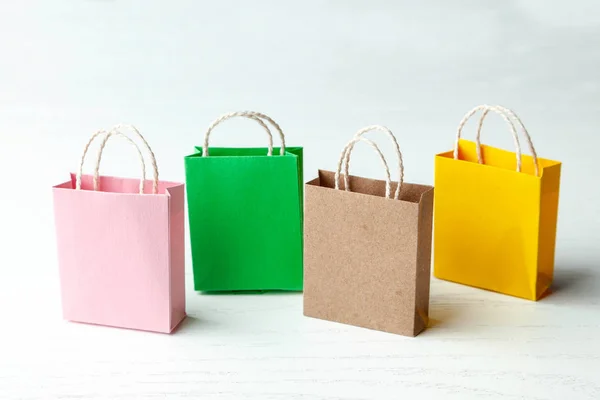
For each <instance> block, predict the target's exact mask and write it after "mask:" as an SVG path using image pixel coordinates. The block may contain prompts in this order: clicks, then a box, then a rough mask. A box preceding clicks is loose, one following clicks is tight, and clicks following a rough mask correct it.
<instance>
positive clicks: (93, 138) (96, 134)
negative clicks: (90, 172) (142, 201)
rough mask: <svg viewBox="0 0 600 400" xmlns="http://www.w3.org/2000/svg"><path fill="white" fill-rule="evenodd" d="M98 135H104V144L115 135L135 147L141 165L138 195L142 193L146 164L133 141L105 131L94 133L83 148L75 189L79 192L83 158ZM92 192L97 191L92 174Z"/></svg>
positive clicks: (118, 133) (119, 133) (127, 137)
mask: <svg viewBox="0 0 600 400" xmlns="http://www.w3.org/2000/svg"><path fill="white" fill-rule="evenodd" d="M100 135H106V136H105V138H104V142H106V140H108V137H110V136H111V135H117V136H119V137H122V138H123V139H125V140H127V141H128V142H129V143H131V145H132V146H133V147H135V149H136V150H137V153H138V156H139V158H140V163H141V164H142V179H141V180H140V193H144V182H145V181H146V163H145V162H144V156H143V155H142V152H141V150H140V148H139V147H138V145H137V144H136V143H135V142H134V141H133V140H131V138H130V137H129V136H127V135H124V134H122V133H121V132H111V133H108V132H107V131H105V130H100V131H97V132H96V133H94V134H93V135H92V137H91V138H90V139H89V140H88V142H87V143H86V145H85V148H84V149H83V154H82V155H81V160H80V162H79V170H78V171H77V175H76V178H75V189H76V190H81V175H82V174H83V164H84V163H85V157H86V156H87V152H88V150H89V148H90V145H91V144H92V143H93V142H94V140H95V139H96V138H97V137H98V136H100ZM104 142H103V143H104ZM97 171H98V165H97V164H96V172H97ZM94 190H98V189H97V181H96V175H95V174H94Z"/></svg>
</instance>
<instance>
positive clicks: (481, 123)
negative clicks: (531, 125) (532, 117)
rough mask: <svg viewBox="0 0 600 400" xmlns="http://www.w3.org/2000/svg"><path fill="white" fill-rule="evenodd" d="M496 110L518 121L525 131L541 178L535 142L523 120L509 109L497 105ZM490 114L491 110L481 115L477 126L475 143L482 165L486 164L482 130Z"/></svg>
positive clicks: (537, 172)
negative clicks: (483, 154)
mask: <svg viewBox="0 0 600 400" xmlns="http://www.w3.org/2000/svg"><path fill="white" fill-rule="evenodd" d="M494 108H496V109H497V110H499V111H500V112H502V113H504V114H505V115H506V116H508V117H509V118H511V119H512V120H514V121H516V122H517V124H519V126H520V127H521V130H522V131H523V136H525V140H527V145H528V146H529V151H530V152H531V157H532V158H533V165H534V168H535V176H540V169H539V165H538V157H537V152H536V151H535V147H534V145H533V141H532V140H531V136H530V135H529V132H527V128H525V125H524V124H523V121H521V119H520V118H519V117H518V116H517V114H515V113H514V112H513V111H512V110H511V109H508V108H506V107H503V106H500V105H495V106H494ZM489 112H490V109H489V108H488V109H486V110H484V111H483V114H482V115H481V118H480V119H479V124H478V126H477V137H476V138H475V143H476V144H477V159H478V160H479V163H480V164H482V163H483V162H484V160H483V157H482V155H481V141H480V137H481V129H482V128H483V120H484V119H485V117H486V116H487V115H488V113H489ZM513 126H514V122H513Z"/></svg>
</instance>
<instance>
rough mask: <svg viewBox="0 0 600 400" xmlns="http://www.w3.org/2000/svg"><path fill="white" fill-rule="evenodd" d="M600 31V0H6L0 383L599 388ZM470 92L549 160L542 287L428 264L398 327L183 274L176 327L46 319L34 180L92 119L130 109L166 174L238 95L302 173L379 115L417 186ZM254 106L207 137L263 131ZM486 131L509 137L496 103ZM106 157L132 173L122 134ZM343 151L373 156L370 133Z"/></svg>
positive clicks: (597, 394)
mask: <svg viewBox="0 0 600 400" xmlns="http://www.w3.org/2000/svg"><path fill="white" fill-rule="evenodd" d="M599 35H600V3H599V2H598V1H596V0H578V1H577V2H559V1H554V2H549V1H547V0H522V1H517V0H515V1H496V2H491V1H481V0H453V1H447V0H427V1H394V0H371V1H361V0H348V1H338V0H327V1H324V0H303V1H298V2H287V1H285V2H284V1H278V0H255V1H252V2H248V1H243V0H220V1H210V2H209V1H197V0H178V1H171V2H168V1H161V0H112V1H110V0H103V1H99V0H78V1H73V0H53V1H45V0H22V1H2V2H0V178H1V179H0V400H4V399H10V400H12V399H32V400H33V399H35V400H42V399H43V400H45V399H68V400H72V399H113V400H114V399H116V400H125V399H127V400H129V399H157V398H165V399H186V398H191V399H198V398H200V399H211V398H216V399H240V398H244V399H256V400H259V399H260V400H264V399H286V400H287V399H348V400H350V399H352V400H357V399H387V398H389V399H398V398H400V399H409V398H420V399H456V400H471V399H478V400H479V399H492V400H494V399H496V400H500V399H502V400H504V399H511V400H512V399H528V400H529V399H533V400H564V399H566V400H597V399H600V341H599V340H598V338H599V337H600V270H599V267H598V265H599V264H600V253H599V251H598V243H599V241H600V230H598V223H599V222H600V218H599V217H600V212H599V210H600V208H599V207H598V204H600V187H598V185H597V184H596V181H597V175H598V174H597V171H598V160H597V159H598V157H597V154H596V153H597V151H598V148H600V147H599V146H600V135H599V134H598V126H600V113H598V109H600V85H599V84H598V82H600V69H599V68H598V65H599V64H600V47H599V46H598V43H597V41H598V40H597V38H598V37H599ZM481 103H494V104H495V103H499V104H503V105H505V106H508V107H511V108H513V109H514V110H515V111H517V112H518V114H519V115H520V116H521V117H522V119H523V120H524V122H525V123H526V124H527V127H528V129H529V132H530V133H531V135H532V136H533V139H534V143H535V144H536V148H537V151H538V154H539V155H540V156H541V157H545V158H551V159H558V160H560V161H562V162H563V175H562V185H561V197H560V214H559V229H558V237H557V254H556V260H557V263H556V264H557V274H556V288H555V293H554V294H552V295H551V296H549V297H547V298H546V299H544V300H543V301H541V302H538V303H532V302H527V301H523V300H518V299H513V298H510V297H505V296H501V295H497V294H493V293H487V292H483V291H480V290H476V289H471V288H467V287H461V286H458V285H454V284H450V283H445V282H439V281H436V280H434V281H433V282H432V291H431V317H432V319H433V320H432V326H431V328H430V329H428V330H427V331H426V332H424V333H423V334H422V335H420V336H419V337H417V338H415V339H408V338H402V337H396V336H393V335H389V334H384V333H379V332H373V331H368V330H364V329H359V328H353V327H348V326H343V325H339V324H335V323H329V322H325V321H318V320H312V319H308V318H305V317H303V316H302V299H301V296H300V295H298V294H294V295H253V296H249V295H248V296H202V295H198V294H195V293H193V292H192V291H191V290H190V291H189V292H188V312H189V314H190V318H188V320H187V321H186V322H185V323H184V324H183V326H182V327H181V329H180V330H179V331H178V332H177V334H175V335H173V336H165V335H158V334H149V333H142V332H135V331H126V330H119V329H111V328H104V327H97V326H87V325H80V324H73V323H67V322H63V321H62V320H61V317H60V303H59V290H58V282H57V265H56V251H55V238H54V228H53V215H52V197H51V191H50V187H51V186H52V185H55V184H57V183H59V182H62V181H64V180H65V179H66V177H67V176H68V173H69V172H71V171H73V170H74V168H75V167H76V166H77V163H78V161H79V156H80V154H81V151H82V148H83V145H84V144H85V142H86V141H87V138H88V137H89V136H90V135H91V134H92V132H94V131H95V130H96V129H99V128H107V127H110V126H112V125H114V124H116V123H120V122H124V123H134V124H136V125H137V126H138V127H140V128H141V129H142V131H143V132H144V134H145V136H146V137H147V139H148V140H149V142H150V143H151V144H152V146H153V149H154V151H155V153H156V155H157V157H158V163H159V168H160V171H161V177H162V178H163V179H166V180H177V181H181V180H183V179H184V171H183V156H184V155H186V154H189V153H190V151H191V150H192V149H193V146H194V145H199V144H201V142H202V135H203V130H204V129H205V128H206V127H207V126H208V124H209V123H210V122H211V121H212V120H213V119H214V118H216V117H217V116H218V115H220V114H222V113H225V112H229V111H234V110H240V109H254V110H258V111H262V112H266V113H267V114H269V115H271V116H272V117H274V118H275V119H276V120H277V121H278V122H279V123H280V124H281V126H282V127H283V129H284V131H285V132H286V134H287V140H286V142H287V143H288V144H289V145H290V146H296V145H301V146H304V150H305V159H304V170H305V180H309V179H311V178H312V177H314V175H315V173H316V170H317V168H325V169H332V168H334V166H335V163H336V161H337V157H338V155H339V153H340V151H341V149H342V147H343V145H344V144H345V143H346V142H347V141H348V140H349V138H350V137H351V136H352V135H353V134H354V132H355V131H356V130H358V129H359V128H360V127H362V126H365V125H370V124H384V125H387V126H389V127H390V128H391V129H392V130H393V131H394V132H395V133H396V134H397V136H398V140H399V142H400V145H401V147H402V151H403V153H404V159H405V167H406V169H405V173H406V180H407V181H409V182H417V183H429V184H430V183H431V182H432V181H433V154H435V153H437V152H441V151H447V150H449V149H450V148H451V146H452V143H453V139H454V134H455V129H456V125H457V124H458V122H459V121H460V119H461V117H462V116H463V114H464V113H465V112H466V111H467V110H469V109H471V108H472V107H473V106H475V105H477V104H481ZM493 118H495V117H493ZM251 125H252V124H247V123H245V122H240V121H232V122H231V123H227V125H226V124H223V126H222V127H220V128H219V129H220V130H219V132H215V135H214V138H213V140H212V141H211V143H212V144H214V145H215V146H261V145H262V146H264V143H265V142H264V134H263V133H262V132H260V131H259V129H258V128H257V127H256V126H251ZM474 126H475V124H474V123H471V124H470V125H469V126H468V127H467V130H466V131H465V132H464V134H465V137H469V138H473V137H474V134H475V133H474V132H475V131H474ZM485 130H486V131H485V133H484V139H483V140H484V141H485V143H487V144H491V145H495V146H499V147H504V148H507V149H511V148H512V145H513V144H512V140H511V137H510V135H509V133H508V132H507V131H506V127H505V126H504V125H503V124H502V123H501V121H500V119H499V118H495V120H494V121H491V122H490V123H489V124H486V128H485ZM373 139H374V140H377V143H378V144H379V145H380V147H381V148H382V150H383V151H384V153H386V155H387V156H388V157H393V151H392V148H391V146H389V145H387V142H386V139H385V138H383V137H380V136H373ZM103 159H104V160H105V161H104V162H103V166H102V168H103V170H102V172H103V173H105V174H116V175H122V176H136V174H138V169H137V168H138V166H137V160H136V158H135V157H134V156H132V153H131V149H130V148H129V146H117V145H115V146H113V147H111V148H110V149H109V153H108V152H107V153H106V155H105V156H104V158H103ZM391 160H393V158H390V162H391V163H392V164H393V163H394V161H391ZM87 168H92V167H91V166H88V167H87ZM352 168H353V173H355V174H358V175H363V176H369V177H381V176H382V171H381V169H380V165H379V163H378V162H377V160H376V159H375V158H373V154H372V152H371V151H370V149H363V148H360V149H357V151H356V152H355V154H354V155H353V165H352ZM88 170H89V169H88ZM394 178H395V177H394ZM188 255H189V252H188ZM189 267H190V264H189V263H188V273H189V274H191V270H190V268H189ZM189 278H191V276H189ZM190 282H191V280H190Z"/></svg>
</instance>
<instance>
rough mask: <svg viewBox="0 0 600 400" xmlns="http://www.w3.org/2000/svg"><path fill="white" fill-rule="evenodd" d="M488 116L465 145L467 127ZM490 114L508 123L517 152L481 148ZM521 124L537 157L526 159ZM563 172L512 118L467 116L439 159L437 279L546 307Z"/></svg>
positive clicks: (502, 111)
mask: <svg viewBox="0 0 600 400" xmlns="http://www.w3.org/2000/svg"><path fill="white" fill-rule="evenodd" d="M480 110H481V111H483V114H482V116H481V119H480V121H479V126H478V131H477V137H476V140H475V142H471V141H467V140H464V139H461V138H460V135H461V131H462V128H463V126H464V125H465V123H466V122H467V120H468V119H469V118H471V117H472V116H473V115H474V114H475V113H477V112H478V111H480ZM489 111H494V112H496V113H499V114H500V115H501V116H502V117H503V118H504V120H505V121H506V122H507V123H508V125H509V127H510V129H511V131H512V134H513V137H514V141H515V145H516V153H513V152H510V151H506V150H501V149H498V148H494V147H490V146H485V145H481V143H480V133H481V127H482V124H483V120H484V118H485V117H486V115H487V114H488V112H489ZM513 120H514V121H515V122H517V123H518V124H519V125H520V126H521V128H522V130H523V133H524V135H525V138H526V139H527V142H528V144H529V148H530V151H531V154H532V155H531V156H525V155H522V154H521V147H520V143H519V138H518V136H517V132H516V129H515V125H514V122H513ZM515 164H516V166H515ZM560 168H561V163H560V162H558V161H552V160H546V159H543V158H538V157H537V155H536V153H535V149H534V147H533V144H532V142H531V138H530V137H529V134H528V133H527V130H526V129H525V127H524V126H523V123H522V122H521V121H520V120H519V118H518V117H517V116H516V115H515V114H514V113H513V112H512V111H510V110H508V109H506V108H504V107H501V106H479V107H476V108H474V109H473V110H471V111H470V112H469V113H467V115H465V117H464V118H463V120H462V121H461V122H460V125H459V127H458V133H457V137H456V143H455V146H454V150H453V151H448V152H445V153H441V154H438V155H436V157H435V195H434V196H435V200H434V275H435V277H437V278H439V279H445V280H448V281H452V282H457V283H462V284H465V285H470V286H475V287H478V288H482V289H487V290H492V291H495V292H499V293H504V294H508V295H512V296H517V297H521V298H525V299H529V300H534V301H535V300H538V299H539V298H540V297H541V296H542V295H543V294H544V292H545V291H546V290H547V289H548V288H549V286H550V284H551V283H552V276H553V271H554V247H555V242H556V223H557V214H558V192H559V186H560Z"/></svg>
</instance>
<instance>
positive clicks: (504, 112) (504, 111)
mask: <svg viewBox="0 0 600 400" xmlns="http://www.w3.org/2000/svg"><path fill="white" fill-rule="evenodd" d="M480 110H483V114H482V116H481V118H480V120H479V124H478V128H477V136H476V139H475V143H476V151H477V161H478V163H479V164H483V156H482V154H481V141H480V138H481V129H482V126H483V121H484V119H485V117H486V116H487V115H488V113H489V112H490V111H493V112H495V113H497V114H499V115H500V116H501V117H502V119H504V121H506V123H507V124H508V126H509V129H510V131H511V133H512V135H513V140H514V143H515V148H516V151H515V154H516V163H517V172H521V165H522V153H521V144H520V141H519V136H518V134H517V129H516V128H515V124H514V122H513V121H512V119H511V118H513V119H515V120H516V121H517V122H518V123H519V124H520V125H521V127H522V130H523V133H524V135H525V138H526V140H527V143H528V144H529V149H530V151H531V153H532V157H533V162H534V164H535V175H536V176H539V167H538V162H537V153H536V151H535V148H534V146H533V142H532V141H531V137H530V136H529V133H528V132H527V129H526V128H525V126H524V125H523V122H522V121H521V120H520V119H519V118H518V117H517V116H516V115H515V113H513V112H512V111H511V110H509V109H508V108H506V107H503V106H490V105H485V104H484V105H480V106H477V107H475V108H473V109H472V110H471V111H469V112H468V113H467V114H466V115H465V116H464V117H463V119H462V120H461V121H460V123H459V125H458V129H457V133H456V140H455V143H454V159H455V160H456V159H458V143H459V141H460V137H461V133H462V129H463V127H464V126H465V124H466V123H467V121H468V120H469V119H470V118H471V117H472V116H473V115H474V114H475V113H477V112H478V111H480Z"/></svg>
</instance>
